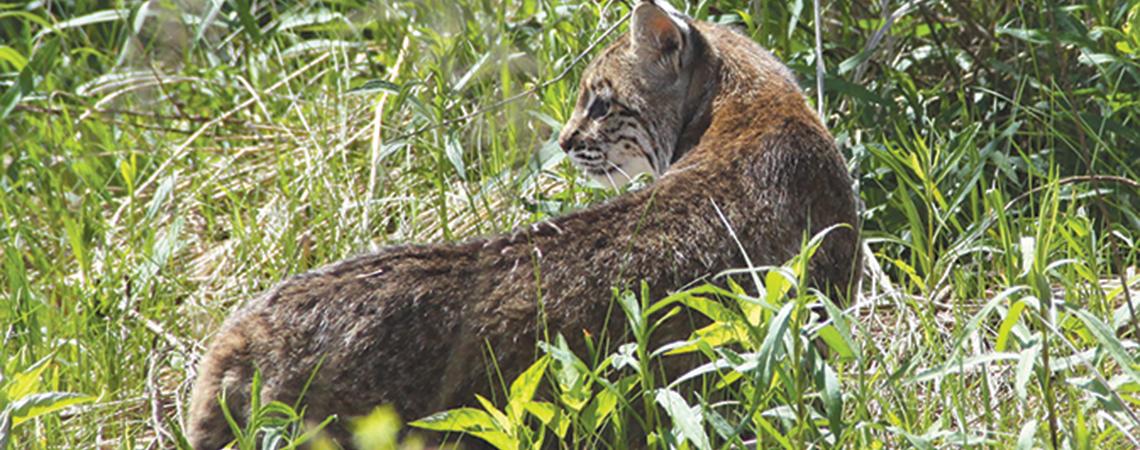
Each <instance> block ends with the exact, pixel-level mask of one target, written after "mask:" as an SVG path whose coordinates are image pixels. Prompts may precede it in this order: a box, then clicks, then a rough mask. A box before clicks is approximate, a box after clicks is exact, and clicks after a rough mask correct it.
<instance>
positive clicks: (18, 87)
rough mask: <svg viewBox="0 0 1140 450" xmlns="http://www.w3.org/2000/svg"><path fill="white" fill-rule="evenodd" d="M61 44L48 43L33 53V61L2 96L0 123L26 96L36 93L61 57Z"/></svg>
mask: <svg viewBox="0 0 1140 450" xmlns="http://www.w3.org/2000/svg"><path fill="white" fill-rule="evenodd" d="M59 47H60V43H59V40H58V39H51V40H48V41H46V42H45V43H44V44H43V45H41V46H40V47H38V48H36V50H35V52H33V53H32V60H31V61H30V62H28V64H27V65H26V66H24V68H23V70H20V75H19V76H18V77H16V82H15V83H13V84H12V85H11V86H9V87H8V90H7V91H6V92H4V95H0V122H2V121H3V120H4V119H5V118H6V117H8V114H11V113H12V110H13V109H15V108H16V105H18V104H19V103H20V101H21V100H23V99H24V97H25V96H27V95H28V94H31V93H32V92H35V90H36V86H38V85H39V83H40V81H41V80H43V77H44V74H47V73H49V72H50V71H51V68H52V67H53V66H55V63H56V59H57V58H58V57H59Z"/></svg>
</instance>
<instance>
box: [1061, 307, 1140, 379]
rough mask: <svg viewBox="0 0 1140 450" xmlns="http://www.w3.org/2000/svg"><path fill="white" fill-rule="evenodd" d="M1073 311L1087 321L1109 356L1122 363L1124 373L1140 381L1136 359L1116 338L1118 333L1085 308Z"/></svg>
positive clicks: (1087, 325) (1088, 326) (1087, 324)
mask: <svg viewBox="0 0 1140 450" xmlns="http://www.w3.org/2000/svg"><path fill="white" fill-rule="evenodd" d="M1073 313H1074V314H1076V315H1077V317H1078V318H1080V319H1081V321H1082V322H1084V323H1085V327H1087V328H1088V330H1089V331H1090V332H1092V334H1093V336H1094V337H1095V338H1096V340H1097V341H1098V342H1100V344H1101V346H1102V347H1103V348H1104V350H1105V351H1106V352H1108V354H1109V356H1111V357H1112V359H1114V360H1116V363H1117V364H1119V365H1120V367H1121V369H1123V370H1124V373H1126V374H1127V375H1128V376H1129V377H1131V378H1132V381H1133V382H1137V383H1140V372H1137V371H1136V367H1135V364H1136V361H1135V359H1134V358H1132V356H1131V355H1129V354H1128V351H1126V350H1125V349H1124V344H1121V343H1120V340H1119V339H1117V338H1116V334H1115V333H1113V332H1112V330H1110V329H1109V328H1108V326H1107V325H1105V324H1104V322H1101V321H1100V319H1098V318H1096V317H1095V316H1093V315H1092V314H1089V313H1088V312H1086V311H1085V310H1082V309H1077V310H1074V311H1073Z"/></svg>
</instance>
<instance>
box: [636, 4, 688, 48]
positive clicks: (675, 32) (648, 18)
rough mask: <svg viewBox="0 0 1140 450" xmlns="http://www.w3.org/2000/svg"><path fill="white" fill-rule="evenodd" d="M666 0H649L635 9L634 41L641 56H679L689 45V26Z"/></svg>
mask: <svg viewBox="0 0 1140 450" xmlns="http://www.w3.org/2000/svg"><path fill="white" fill-rule="evenodd" d="M682 17H683V16H681V14H680V13H678V12H677V11H676V10H674V9H673V8H672V7H671V6H669V4H668V3H666V2H665V0H657V1H656V2H654V1H651V0H645V1H642V2H640V3H638V4H637V6H635V7H634V8H633V23H632V24H631V25H630V37H631V39H630V43H631V46H632V50H633V52H634V53H635V54H637V56H638V57H641V58H644V59H648V60H650V61H656V60H658V59H660V58H662V57H667V56H675V55H676V54H679V53H680V51H681V50H682V46H684V45H685V37H684V35H685V34H687V33H688V32H689V25H688V24H687V23H685V20H684V19H682Z"/></svg>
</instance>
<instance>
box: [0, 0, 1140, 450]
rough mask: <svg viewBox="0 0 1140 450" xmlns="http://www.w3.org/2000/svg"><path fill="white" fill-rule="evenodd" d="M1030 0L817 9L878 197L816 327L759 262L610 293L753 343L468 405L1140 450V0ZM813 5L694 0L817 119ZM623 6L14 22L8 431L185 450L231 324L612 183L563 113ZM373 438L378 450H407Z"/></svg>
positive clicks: (950, 441)
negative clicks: (675, 378)
mask: <svg viewBox="0 0 1140 450" xmlns="http://www.w3.org/2000/svg"><path fill="white" fill-rule="evenodd" d="M1050 5H1051V4H1050V3H1048V2H998V3H996V4H995V3H993V2H951V3H946V4H943V3H930V2H917V3H910V2H899V1H892V2H886V3H879V2H870V3H869V2H836V3H827V2H824V3H823V9H824V14H825V20H823V21H822V22H821V24H820V25H822V30H821V31H822V32H823V41H824V45H823V56H824V62H825V67H826V71H827V72H826V74H827V75H826V78H825V83H824V86H825V88H824V91H825V92H824V99H825V105H824V106H825V108H824V111H826V113H827V114H826V118H827V122H828V124H829V126H830V127H831V128H832V131H833V133H834V134H835V135H836V137H837V139H838V141H839V142H840V144H841V147H842V148H843V150H844V152H845V156H847V157H848V160H849V161H850V166H851V168H852V172H853V173H855V174H856V175H857V177H856V178H857V182H858V186H857V188H858V189H859V192H860V195H861V197H862V198H863V199H864V201H865V207H866V208H865V213H864V218H865V223H864V227H865V229H864V236H865V237H866V252H865V257H866V262H867V264H866V266H867V271H866V272H867V273H866V274H865V277H864V282H863V292H862V295H861V296H860V298H859V299H858V301H856V302H855V303H854V304H853V305H846V309H845V310H844V312H843V313H842V314H835V313H837V312H838V310H834V311H833V314H832V317H834V318H835V320H834V321H833V322H829V323H826V324H825V323H819V322H818V318H816V319H813V318H812V317H811V316H809V315H807V314H806V307H807V306H809V305H808V303H811V302H813V301H816V299H815V298H814V297H812V296H810V295H798V296H790V295H789V294H788V292H785V291H784V289H780V288H777V287H779V286H784V287H786V288H789V289H790V287H791V286H792V285H793V284H794V283H793V281H795V277H791V278H790V279H787V278H781V276H780V275H773V274H775V273H777V272H771V273H766V274H763V276H762V279H763V280H764V282H765V286H766V292H765V294H764V295H760V293H759V292H755V288H754V287H753V285H752V284H751V278H748V280H747V281H749V282H748V283H743V281H745V280H743V279H740V280H738V281H742V285H744V286H746V288H747V289H745V288H740V289H735V288H733V287H732V286H731V285H728V284H727V282H724V281H723V280H722V282H721V284H720V285H719V286H718V287H716V288H715V289H714V288H713V287H701V288H698V289H704V291H701V290H698V291H696V292H690V293H688V294H678V295H679V297H673V298H668V299H653V298H644V297H643V296H642V295H640V293H638V292H632V293H630V292H625V293H617V294H615V301H618V302H619V306H621V308H618V310H622V311H624V312H625V313H626V314H627V315H628V317H630V318H633V317H641V315H644V316H645V317H644V318H643V319H641V323H643V324H646V323H648V324H652V323H653V321H654V320H656V319H657V318H660V316H661V315H662V314H665V313H667V312H668V311H672V308H673V307H680V306H681V305H684V308H683V311H684V312H685V313H686V314H693V315H697V316H701V315H704V316H708V318H709V320H711V321H713V322H714V323H719V324H721V325H720V326H722V327H724V329H726V330H733V332H734V333H737V332H739V335H736V334H734V335H733V336H735V337H736V338H735V339H733V340H731V341H726V340H716V339H713V337H714V336H718V335H715V333H712V332H711V331H709V330H703V331H702V332H701V334H699V336H701V337H702V338H703V340H701V341H700V344H692V345H693V346H695V347H693V346H690V347H689V349H694V348H695V349H696V350H697V351H699V352H700V353H701V354H702V355H703V358H704V361H705V362H709V363H710V364H714V366H715V367H716V370H711V371H705V372H702V373H701V376H700V377H697V380H696V381H695V382H690V383H688V384H681V385H676V386H673V385H671V384H670V382H671V381H672V380H665V379H662V377H661V376H660V374H657V375H654V376H649V375H648V374H651V373H653V369H652V367H653V366H654V365H655V364H656V363H657V362H658V361H659V360H660V359H661V358H664V356H662V355H655V354H654V352H655V351H656V350H658V349H655V348H650V347H649V346H648V339H647V338H648V336H647V334H648V333H649V328H645V327H643V328H638V327H636V326H634V327H633V330H634V332H633V333H631V335H630V338H629V341H628V342H618V343H609V345H605V346H602V345H601V344H600V343H599V348H596V349H594V350H593V352H594V353H595V354H592V355H572V354H568V353H567V352H565V351H560V350H559V348H560V347H559V343H558V341H557V340H556V339H555V341H554V342H550V343H548V345H546V346H544V349H545V350H546V353H547V354H548V355H549V356H548V357H547V358H546V359H543V360H542V361H546V362H545V363H541V362H540V363H539V364H540V366H541V370H538V371H537V372H538V373H540V375H541V376H539V377H538V379H539V381H538V382H537V383H538V384H537V385H535V387H534V389H535V391H532V390H530V387H529V386H531V385H532V384H533V383H534V381H533V380H532V379H527V380H524V381H522V382H515V381H514V380H505V383H504V384H505V386H503V387H504V392H503V394H504V396H502V397H501V398H500V399H497V400H502V401H498V402H491V403H494V404H490V403H489V404H488V405H485V407H484V408H483V411H484V413H485V414H487V415H488V416H495V414H493V413H490V412H486V411H489V410H496V411H499V412H500V413H501V414H502V415H503V416H504V417H506V418H507V419H509V420H507V421H503V420H498V421H493V422H494V423H493V424H484V425H486V426H487V427H488V430H487V433H492V432H496V433H501V434H502V435H503V436H506V438H502V436H499V435H494V437H492V438H491V439H492V440H493V439H499V440H498V441H497V442H507V444H505V445H516V444H519V443H521V444H522V445H523V446H528V445H534V444H535V443H537V442H547V443H549V442H551V441H555V440H558V441H560V442H565V444H564V446H565V447H567V448H584V447H603V448H604V447H613V448H625V447H626V446H627V445H629V443H630V440H629V439H627V438H626V437H627V435H628V434H629V433H633V432H635V431H636V430H643V431H645V432H649V433H653V438H652V439H655V441H654V442H659V443H662V445H663V446H664V445H676V446H678V447H680V446H682V445H684V446H688V448H702V447H704V446H705V442H707V443H708V445H709V446H711V447H717V448H721V447H724V446H731V445H734V444H740V443H742V442H746V441H750V440H754V439H758V440H759V441H760V444H761V445H762V446H763V447H764V448H784V447H787V448H806V447H829V448H830V447H839V448H875V447H877V446H882V447H887V448H894V447H903V446H914V447H920V448H942V447H956V446H989V447H994V448H1010V447H1015V446H1022V448H1051V447H1053V446H1054V445H1056V446H1059V447H1064V448H1134V447H1136V446H1140V443H1138V442H1137V440H1138V438H1140V418H1138V417H1137V415H1138V413H1137V411H1140V398H1138V397H1137V396H1136V393H1137V392H1138V391H1140V375H1137V372H1138V369H1137V363H1136V355H1137V345H1136V339H1137V337H1138V336H1140V334H1138V333H1140V328H1138V327H1140V323H1138V322H1137V321H1136V319H1135V313H1134V312H1133V310H1132V308H1130V306H1131V305H1130V304H1129V303H1128V301H1129V300H1130V301H1131V302H1132V303H1136V302H1140V292H1138V291H1137V289H1136V284H1137V283H1138V282H1140V274H1137V273H1136V270H1135V267H1137V265H1138V263H1137V260H1138V258H1140V252H1138V250H1137V247H1138V245H1137V243H1136V240H1137V239H1140V236H1138V235H1137V230H1140V184H1138V182H1137V180H1138V179H1140V177H1138V172H1140V132H1138V131H1137V129H1138V128H1137V119H1138V118H1140V117H1138V116H1140V106H1138V105H1140V98H1137V96H1138V95H1140V94H1138V93H1140V50H1138V49H1140V12H1138V11H1140V6H1137V3H1136V2H1135V1H1131V2H1092V1H1088V2H1081V3H1076V4H1069V5H1064V6H1057V7H1051V6H1050ZM811 6H812V5H811V3H810V2H801V1H793V2H771V1H755V2H753V1H748V2H746V1H743V0H736V1H716V2H713V1H701V2H695V3H694V4H691V5H690V6H689V8H688V10H689V12H690V13H691V14H693V15H695V16H697V17H701V18H705V19H710V20H715V21H719V22H723V23H731V24H735V26H738V27H740V29H741V30H742V32H744V33H746V34H748V35H749V36H751V37H753V38H754V39H756V40H757V41H758V42H760V43H761V44H763V45H765V46H767V47H769V48H771V49H772V50H773V52H774V53H776V54H777V55H778V56H779V57H781V58H782V59H783V60H785V61H786V62H787V63H788V64H789V66H791V67H792V68H793V70H794V71H795V72H796V73H797V74H799V76H800V77H801V81H802V83H801V84H802V85H803V86H805V87H806V88H807V90H808V91H809V94H810V95H809V97H810V98H813V99H814V98H815V92H814V89H813V88H812V87H814V86H815V81H816V80H815V75H814V74H815V63H816V61H815V52H814V41H813V30H814V27H815V25H816V24H815V22H814V20H813V17H812V14H811V10H812V8H811ZM884 7H885V9H881V8H884ZM627 10H628V6H627V5H624V4H622V3H620V2H613V1H602V2H586V1H582V2H578V1H565V2H563V1H553V0H536V1H518V2H506V3H500V2H486V1H474V0H461V1H442V0H419V1H404V2H381V3H364V2H352V1H350V2H334V3H322V2H293V3H262V4H256V3H254V2H250V1H245V0H235V1H232V2H217V3H214V2H201V3H197V2H183V1H174V2H147V3H143V2H139V1H133V0H132V1H126V2H119V3H115V4H114V5H113V7H111V8H109V7H108V4H107V3H106V2H93V1H84V0H78V1H75V2H65V3H30V4H5V5H0V38H2V39H0V215H2V218H3V222H2V226H0V249H2V250H0V253H2V255H3V256H2V258H0V259H2V260H3V268H2V270H0V326H2V332H3V337H2V339H3V346H2V347H0V356H2V358H0V362H2V363H3V366H2V367H3V371H2V374H3V380H2V381H0V411H5V412H6V413H0V440H3V439H5V438H6V439H8V441H9V445H10V446H12V447H13V448H92V447H99V448H139V447H148V446H152V445H153V446H161V447H167V446H176V445H182V443H183V441H182V431H181V425H180V423H181V420H182V419H183V418H184V408H185V406H186V394H187V391H188V388H189V384H188V380H189V379H190V378H191V377H192V375H193V370H194V367H195V365H196V362H197V359H198V358H199V357H200V356H201V354H202V352H203V350H204V347H203V346H204V344H205V343H206V342H207V340H208V339H209V337H210V335H211V333H212V332H213V330H215V329H216V327H217V325H218V324H219V323H220V322H221V320H222V319H223V318H224V317H225V316H226V315H227V314H228V313H229V312H230V311H232V310H233V308H234V307H235V306H236V305H238V304H239V303H240V302H242V301H244V300H246V299H248V298H250V297H252V296H253V295H256V294H257V293H259V292H261V291H263V290H264V289H266V288H268V287H270V286H272V285H273V284H274V283H276V282H277V281H279V280H281V279H283V278H285V277H287V276H289V275H292V274H296V273H299V272H303V271H305V270H308V269H310V268H314V267H317V266H320V265H323V264H326V263H329V262H332V261H336V260H338V259H341V258H344V257H346V256H349V255H353V254H357V253H361V252H365V251H369V250H371V249H375V248H379V247H381V246H385V245H390V244H395V243H404V242H441V241H456V240H462V239H464V238H468V237H471V236H477V235H487V234H493V233H499V232H505V231H507V230H510V229H511V228H513V227H515V226H518V225H521V224H526V223H529V222H533V221H538V220H542V219H544V218H547V217H550V216H552V215H557V214H562V213H565V212H567V211H570V210H574V209H578V208H583V207H587V206H588V205H591V204H596V203H598V202H600V201H603V200H604V199H606V198H609V197H611V196H613V195H618V194H619V193H615V192H610V191H606V190H603V189H600V188H598V187H597V186H595V185H592V184H590V183H588V182H586V181H585V179H584V178H583V177H580V176H579V174H577V173H576V172H575V171H574V170H573V169H572V168H571V167H570V166H569V164H568V163H567V162H565V161H563V158H562V156H561V152H560V151H559V150H558V149H557V147H556V146H555V145H554V142H553V138H554V136H555V135H556V133H557V131H558V129H559V127H560V123H561V122H562V121H563V120H565V119H566V118H567V117H568V115H569V114H570V112H571V110H572V108H573V102H574V98H575V95H576V89H577V77H578V74H579V73H580V71H581V69H582V66H583V64H578V65H577V66H571V63H572V61H574V59H575V58H576V57H578V56H579V55H581V54H582V53H583V52H586V50H587V49H588V48H589V46H590V45H591V44H592V43H594V42H595V40H597V39H599V38H601V37H602V34H603V32H604V31H605V30H606V29H607V28H609V27H610V26H612V25H614V24H615V23H617V21H619V20H620V19H621V18H622V17H623V15H624V14H625V12H627ZM887 19H889V20H887ZM876 36H878V38H876ZM587 58H588V57H587ZM568 68H569V69H570V72H569V73H568V74H567V76H565V77H564V78H561V79H559V78H557V77H558V76H559V75H560V74H562V73H563V71H564V70H566V69H568ZM536 87H541V88H540V89H537V90H536V92H535V93H534V94H533V95H525V96H523V97H522V98H521V99H520V100H518V101H514V102H510V103H508V104H506V105H505V106H503V107H498V108H487V107H488V106H490V105H494V104H496V103H498V102H501V101H502V100H504V99H508V98H511V97H513V96H515V95H518V94H520V93H523V92H527V91H528V90H530V89H534V88H536ZM471 113H475V114H474V115H473V116H472V117H469V118H466V119H464V120H456V119H457V118H464V117H465V116H468V115H470V114H471ZM417 130H422V131H421V132H419V133H414V132H415V131H417ZM789 270H791V266H789ZM791 273H793V274H794V270H791ZM780 280H783V281H780ZM781 283H784V284H781ZM1124 284H1130V285H1131V286H1132V287H1133V288H1132V290H1131V291H1129V290H1128V289H1125V288H1124V287H1122V285H1124ZM686 295H687V296H688V297H686ZM695 297H700V298H702V299H705V300H707V301H704V300H692V298H695ZM681 298H688V299H689V300H686V301H680V299H681ZM820 301H822V300H820ZM662 302H665V303H662ZM714 303H715V304H718V305H722V308H723V310H721V309H717V310H716V311H718V313H717V314H719V315H717V316H716V317H713V316H709V315H708V313H709V311H712V309H709V308H714V307H712V306H708V305H710V304H714ZM665 304H668V305H669V306H668V307H665V306H657V307H656V308H655V305H665ZM749 305H751V306H749ZM832 306H834V305H832ZM701 307H704V308H705V309H704V310H702V309H701ZM749 308H761V310H762V311H764V313H759V312H753V311H752V310H750V309H749ZM785 308H786V311H785ZM650 311H652V313H653V314H650V313H649V312H650ZM750 314H751V315H750ZM785 320H786V321H785ZM828 324H830V327H831V328H828V326H825V325H828ZM719 336H721V337H723V335H719ZM770 336H771V338H770V339H769V337H770ZM821 340H822V341H825V342H827V345H828V346H829V347H830V348H831V351H829V352H828V355H826V357H824V356H822V355H820V354H818V352H817V351H816V350H817V345H815V343H818V342H820V341H821ZM621 344H628V345H626V346H622V345H621ZM623 352H624V353H623ZM607 357H608V358H607ZM737 358H740V359H737ZM748 358H760V359H761V360H764V361H769V363H768V364H767V365H763V364H760V365H756V364H753V365H751V366H750V365H747V364H745V363H746V362H748V361H749V360H748ZM764 358H770V359H764ZM543 364H544V365H543ZM716 364H720V365H719V366H717V365H716ZM536 367H539V366H536ZM757 367H760V368H759V369H758V368H757ZM726 380H727V381H726ZM773 380H774V381H773ZM512 382H515V383H518V384H515V385H517V386H518V388H517V389H512V386H513V385H512ZM720 382H724V383H725V384H723V385H718V383H720ZM764 382H768V383H767V384H765V383H764ZM529 392H539V393H540V394H535V396H534V397H531V396H530V395H527V394H528V393H529ZM523 397H526V398H525V399H524V398H523ZM591 405H593V406H591ZM682 405H683V406H684V407H682ZM32 406H37V407H38V409H37V408H32ZM265 408H268V409H269V410H267V411H265V413H266V414H265V415H263V416H259V417H264V418H266V420H265V421H263V424H266V426H265V427H262V428H259V424H261V423H262V422H259V424H254V425H253V426H252V427H251V430H250V432H251V433H254V434H253V435H251V437H250V439H249V440H248V442H254V441H255V440H256V439H264V438H266V436H269V437H270V438H274V439H276V438H280V439H284V440H288V439H292V438H293V437H296V436H291V433H292V434H297V433H301V432H303V430H302V429H301V428H300V427H297V426H294V425H296V421H290V420H288V419H289V418H290V417H294V416H297V415H300V414H303V411H293V410H292V408H289V407H288V405H265ZM591 408H593V409H591ZM685 408H689V409H685ZM603 412H604V414H603ZM378 417H380V418H379V419H376V420H377V421H379V422H383V423H384V424H391V423H393V422H392V421H393V420H395V419H393V418H390V417H381V416H378ZM309 419H313V420H316V421H317V422H320V420H322V419H323V418H309ZM381 419H382V420H381ZM417 419H420V418H414V417H408V418H403V420H404V421H405V422H411V421H414V420H417ZM379 422H378V423H379ZM437 423H438V422H437ZM694 423H695V424H696V425H694ZM384 426H385V427H388V426H389V425H384ZM496 427H498V428H496ZM437 428H438V427H437ZM274 430H276V431H274ZM468 431H470V430H468ZM258 433H260V434H258ZM385 433H387V432H385V431H383V430H381V431H376V432H375V433H374V434H373V435H372V436H373V438H369V439H374V440H375V442H383V443H382V444H377V445H378V446H389V445H395V444H394V442H395V440H396V439H397V438H396V437H393V436H391V435H390V434H385ZM488 436H490V435H488ZM465 439H471V438H470V437H467V438H465ZM503 439H506V440H505V441H504V440H503ZM682 442H684V444H682ZM0 447H2V445H0Z"/></svg>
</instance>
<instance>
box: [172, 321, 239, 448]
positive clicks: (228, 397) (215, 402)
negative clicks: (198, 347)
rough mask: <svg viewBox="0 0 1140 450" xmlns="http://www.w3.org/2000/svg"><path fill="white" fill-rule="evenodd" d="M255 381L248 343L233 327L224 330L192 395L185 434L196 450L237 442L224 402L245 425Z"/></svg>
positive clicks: (201, 368)
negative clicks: (251, 386) (228, 420)
mask: <svg viewBox="0 0 1140 450" xmlns="http://www.w3.org/2000/svg"><path fill="white" fill-rule="evenodd" d="M252 382H253V360H252V359H251V355H250V351H249V340H248V339H247V338H246V337H245V336H243V335H241V333H240V332H238V331H237V330H236V329H234V328H229V329H224V330H223V331H222V332H221V333H220V334H218V336H217V337H215V338H214V343H213V345H211V346H210V350H209V351H207V352H206V357H205V358H204V359H203V360H202V362H201V364H199V366H198V379H197V380H195V382H194V390H193V392H192V393H191V396H190V418H189V419H188V420H187V422H186V434H187V436H188V437H189V439H190V446H191V447H193V448H194V450H217V449H220V448H222V447H224V446H225V445H226V444H228V443H230V441H232V440H233V439H234V435H233V432H232V431H231V430H230V425H229V423H228V422H227V421H226V416H225V414H224V413H223V412H222V403H221V402H222V400H223V399H224V401H225V406H226V409H228V410H229V411H230V414H231V416H232V417H233V418H234V420H236V421H237V424H238V425H239V426H245V422H246V416H248V414H249V396H250V384H251V383H252Z"/></svg>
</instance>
